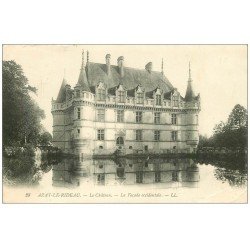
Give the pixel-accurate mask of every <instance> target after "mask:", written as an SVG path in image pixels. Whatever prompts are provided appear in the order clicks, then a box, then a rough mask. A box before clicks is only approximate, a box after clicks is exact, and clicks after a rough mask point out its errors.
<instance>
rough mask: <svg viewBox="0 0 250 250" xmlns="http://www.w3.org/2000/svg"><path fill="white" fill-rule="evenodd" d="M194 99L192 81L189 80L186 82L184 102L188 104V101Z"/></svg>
mask: <svg viewBox="0 0 250 250" xmlns="http://www.w3.org/2000/svg"><path fill="white" fill-rule="evenodd" d="M195 97H196V96H195V94H194V91H193V87H192V80H191V79H189V80H188V85H187V91H186V96H185V100H186V101H187V102H190V101H192V100H193V99H194V98H195Z"/></svg>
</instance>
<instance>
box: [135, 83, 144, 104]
mask: <svg viewBox="0 0 250 250" xmlns="http://www.w3.org/2000/svg"><path fill="white" fill-rule="evenodd" d="M135 98H136V103H137V104H143V103H144V98H145V90H144V88H142V86H141V85H140V84H139V85H138V86H137V87H136V88H135Z"/></svg>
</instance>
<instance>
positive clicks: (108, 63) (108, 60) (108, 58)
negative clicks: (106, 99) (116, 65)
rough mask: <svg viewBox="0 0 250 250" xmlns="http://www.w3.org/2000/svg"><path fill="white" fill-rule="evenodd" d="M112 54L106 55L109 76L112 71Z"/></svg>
mask: <svg viewBox="0 0 250 250" xmlns="http://www.w3.org/2000/svg"><path fill="white" fill-rule="evenodd" d="M110 58H111V56H110V54H107V55H106V70H107V75H108V76H109V75H110V73H111V71H110Z"/></svg>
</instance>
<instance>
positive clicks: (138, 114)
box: [135, 111, 142, 123]
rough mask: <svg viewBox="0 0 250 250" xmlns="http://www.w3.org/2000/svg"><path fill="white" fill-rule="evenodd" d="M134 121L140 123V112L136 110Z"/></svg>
mask: <svg viewBox="0 0 250 250" xmlns="http://www.w3.org/2000/svg"><path fill="white" fill-rule="evenodd" d="M135 118H136V123H142V112H141V111H136V117H135Z"/></svg>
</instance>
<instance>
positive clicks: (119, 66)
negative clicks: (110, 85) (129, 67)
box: [117, 56, 124, 77]
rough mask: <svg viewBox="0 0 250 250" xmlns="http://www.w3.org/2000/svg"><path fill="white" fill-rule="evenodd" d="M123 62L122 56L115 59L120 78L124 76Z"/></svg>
mask: <svg viewBox="0 0 250 250" xmlns="http://www.w3.org/2000/svg"><path fill="white" fill-rule="evenodd" d="M123 61H124V57H123V56H120V57H118V59H117V65H118V68H119V73H120V76H121V77H123V76H124V67H123Z"/></svg>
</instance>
